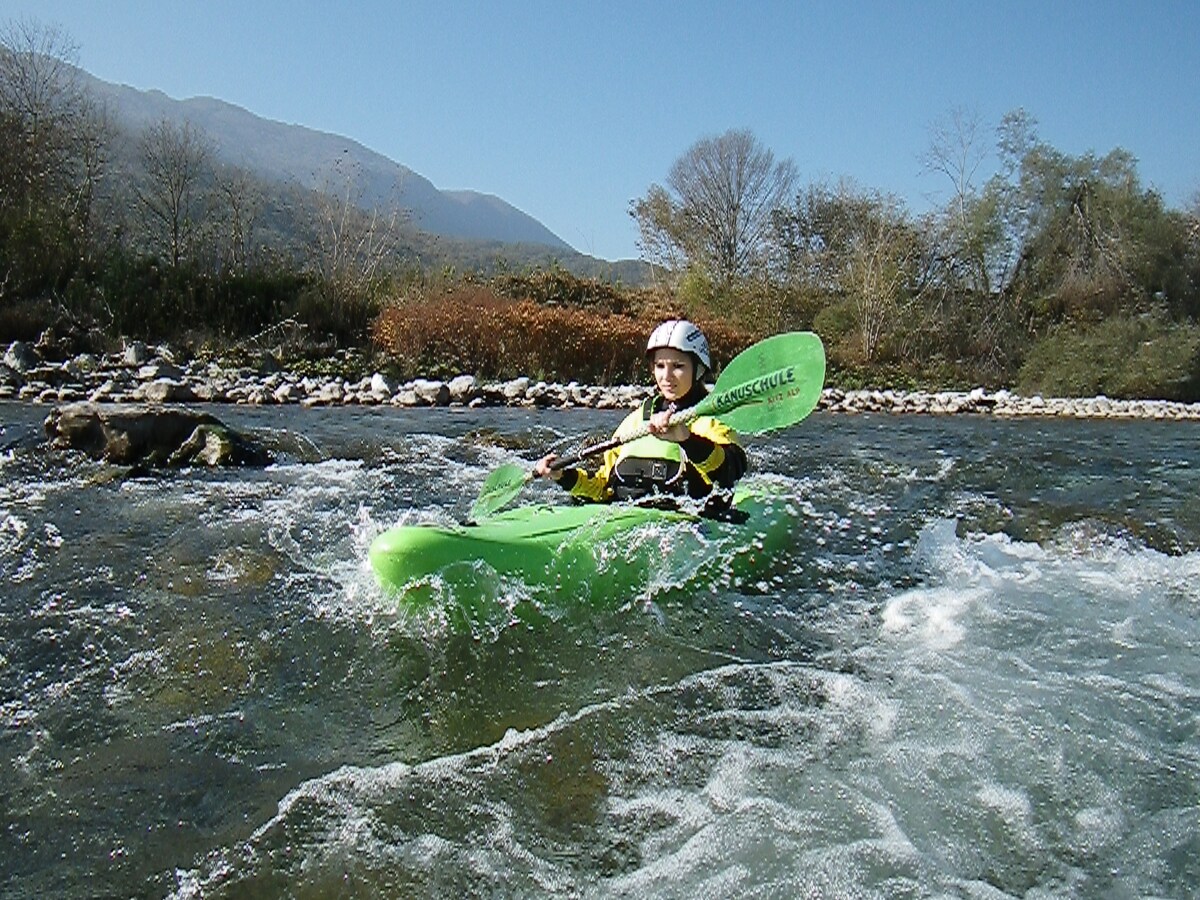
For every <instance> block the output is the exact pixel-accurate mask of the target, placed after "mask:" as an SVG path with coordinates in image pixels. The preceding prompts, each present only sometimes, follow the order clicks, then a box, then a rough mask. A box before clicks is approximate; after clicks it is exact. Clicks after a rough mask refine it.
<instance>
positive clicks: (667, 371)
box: [652, 347, 696, 401]
mask: <svg viewBox="0 0 1200 900" xmlns="http://www.w3.org/2000/svg"><path fill="white" fill-rule="evenodd" d="M652 360H653V365H654V383H655V384H656V385H658V390H659V393H661V394H662V395H663V396H664V397H666V398H667V400H670V401H674V400H678V399H680V398H681V397H684V396H686V395H687V392H688V391H690V390H691V389H692V381H693V380H694V379H695V377H696V366H695V363H694V362H692V358H691V357H690V356H688V355H687V354H686V353H684V352H683V351H682V350H676V349H674V348H672V347H660V348H659V349H657V350H655V351H654V356H653V357H652Z"/></svg>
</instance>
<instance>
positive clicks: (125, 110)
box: [85, 74, 576, 253]
mask: <svg viewBox="0 0 1200 900" xmlns="http://www.w3.org/2000/svg"><path fill="white" fill-rule="evenodd" d="M85 77H86V78H87V81H88V84H89V87H90V88H91V90H92V91H93V92H94V93H95V95H96V96H97V97H98V98H99V99H100V100H101V101H102V102H103V103H105V104H106V105H107V106H108V108H109V110H110V112H111V113H112V114H113V117H114V119H115V120H116V121H117V123H118V124H120V125H122V126H124V127H126V128H130V129H132V130H140V129H142V128H144V127H145V126H147V125H150V124H152V123H154V122H157V121H160V120H162V119H167V120H169V121H173V122H183V121H188V122H190V123H191V124H192V126H193V127H195V128H198V129H200V130H202V131H203V132H205V133H206V134H207V135H208V137H209V138H210V139H211V140H212V141H213V144H214V146H215V150H216V156H217V158H218V159H219V160H220V161H222V162H227V163H231V164H233V165H236V166H240V167H242V168H244V169H246V170H248V171H250V172H252V173H254V174H255V175H258V176H259V177H261V178H264V179H266V180H273V181H280V182H290V183H292V184H296V185H299V186H301V187H305V188H310V189H313V190H321V189H322V188H323V187H325V186H326V185H327V184H328V183H329V181H330V178H331V173H332V170H333V167H334V165H335V164H337V167H338V170H339V176H340V177H345V176H346V175H347V174H349V175H351V176H352V177H353V178H354V181H355V184H356V187H357V188H359V189H360V190H361V203H362V205H363V206H365V207H368V208H370V207H374V206H396V205H399V206H400V207H401V208H403V209H405V210H407V211H408V212H409V214H410V216H411V220H412V224H413V225H414V226H415V227H417V228H419V229H421V230H422V231H426V232H429V233H430V234H434V235H444V236H446V237H453V238H463V239H468V240H480V241H489V242H499V243H505V244H509V243H512V244H517V243H524V244H542V245H545V246H547V247H550V248H553V249H554V250H558V251H564V252H567V253H574V252H576V251H575V250H574V248H572V247H571V246H570V245H569V244H567V243H566V241H564V240H562V239H561V238H559V237H558V236H557V235H555V234H554V233H553V232H552V231H550V229H548V228H546V226H544V225H542V223H540V222H538V221H537V220H536V219H534V218H533V217H532V216H530V215H527V214H526V213H523V212H521V211H520V210H519V209H517V208H516V207H514V206H511V205H510V204H508V203H505V202H504V201H503V200H501V199H500V198H499V197H494V196H492V195H490V194H481V193H477V192H475V191H440V190H438V189H437V188H436V187H434V186H433V184H432V183H430V181H429V180H428V179H426V178H424V177H422V176H421V175H418V174H417V173H416V172H414V171H413V170H412V169H409V168H408V167H406V166H403V165H400V164H399V163H397V162H394V161H392V160H390V159H388V158H387V157H385V156H383V155H381V154H379V153H376V152H374V151H372V150H368V149H367V148H366V147H364V146H362V144H359V143H357V142H356V141H352V140H350V139H349V138H345V137H341V136H339V135H334V134H328V133H325V132H321V131H315V130H313V129H311V128H305V127H303V126H300V125H287V124H284V123H282V122H275V121H272V120H270V119H264V118H262V117H260V116H256V115H254V114H253V113H251V112H248V111H247V110H245V109H243V108H241V107H240V106H234V105H233V104H231V103H226V102H224V101H222V100H216V99H213V98H210V97H197V98H193V99H190V100H174V99H172V98H170V97H168V96H167V95H166V94H164V93H162V92H161V91H139V90H136V89H135V88H131V87H127V86H124V85H116V84H111V83H109V82H106V81H102V80H100V79H98V78H95V77H93V76H90V75H86V74H85Z"/></svg>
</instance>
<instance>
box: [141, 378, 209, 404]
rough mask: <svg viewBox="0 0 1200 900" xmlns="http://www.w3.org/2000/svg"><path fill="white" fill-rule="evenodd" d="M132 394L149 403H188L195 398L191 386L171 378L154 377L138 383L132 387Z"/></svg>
mask: <svg viewBox="0 0 1200 900" xmlns="http://www.w3.org/2000/svg"><path fill="white" fill-rule="evenodd" d="M132 396H133V399H134V400H136V401H139V402H141V401H146V402H149V403H190V402H192V401H193V400H195V399H196V394H195V392H194V391H193V390H192V389H191V387H189V386H188V385H186V384H184V383H183V382H182V381H175V380H174V379H171V378H156V379H155V380H154V381H149V382H146V383H145V384H139V385H138V386H137V387H136V388H134V389H133V395H132Z"/></svg>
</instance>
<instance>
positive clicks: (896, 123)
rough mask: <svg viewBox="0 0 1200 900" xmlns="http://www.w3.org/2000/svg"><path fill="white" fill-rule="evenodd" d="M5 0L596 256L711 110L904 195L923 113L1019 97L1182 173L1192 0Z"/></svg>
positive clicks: (620, 246) (192, 90)
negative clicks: (500, 202) (509, 211)
mask: <svg viewBox="0 0 1200 900" xmlns="http://www.w3.org/2000/svg"><path fill="white" fill-rule="evenodd" d="M20 18H24V19H33V20H36V21H38V22H40V23H43V24H54V25H58V26H60V27H61V28H62V29H63V31H64V32H65V33H66V34H67V35H68V36H69V37H70V38H71V39H72V40H73V41H74V42H75V43H76V44H77V45H78V48H79V58H80V62H81V64H82V65H83V67H84V68H85V69H87V70H88V71H90V72H91V73H93V74H94V75H97V76H98V77H100V78H103V79H105V80H108V81H114V82H119V83H124V84H129V85H132V86H134V87H137V88H143V89H148V88H157V89H159V90H162V91H164V92H166V93H167V94H169V95H170V96H172V97H176V98H180V99H183V98H187V97H193V96H212V97H217V98H220V99H222V100H226V101H229V102H231V103H235V104H238V105H239V106H244V107H246V108H247V109H249V110H250V111H251V112H254V113H256V114H258V115H261V116H266V117H268V118H271V119H277V120H280V121H284V122H291V123H296V124H300V125H305V126H308V127H310V128H315V129H318V130H322V131H329V132H334V133H337V134H342V135H345V136H347V137H350V138H353V139H354V140H357V141H359V142H360V143H362V144H364V145H366V146H367V147H369V148H371V149H372V150H375V151H378V152H380V153H383V154H384V155H386V156H388V157H390V158H392V159H394V160H396V161H397V162H400V163H403V164H404V165H406V166H408V167H409V168H411V169H413V170H415V171H416V172H418V173H420V174H421V175H423V176H425V177H426V178H428V179H430V180H431V181H432V182H433V183H434V184H435V185H436V186H437V187H439V188H444V189H462V188H469V189H472V190H477V191H482V192H484V193H490V194H496V195H497V196H499V197H501V198H503V199H504V200H506V201H507V202H509V203H511V204H513V205H514V206H516V207H518V208H519V209H522V210H524V211H525V212H527V213H529V214H530V215H532V216H534V217H535V218H537V219H538V220H540V221H541V222H542V223H543V224H545V225H546V226H547V227H548V228H550V229H551V230H552V231H554V232H555V233H556V234H558V235H559V236H560V237H561V238H563V240H565V241H567V242H568V243H569V244H571V245H572V246H574V247H575V248H576V249H578V250H581V251H583V252H585V253H590V254H593V255H596V256H599V257H602V258H606V259H616V258H626V257H632V256H636V255H637V250H636V240H637V232H636V228H635V226H634V223H633V221H632V220H631V219H630V218H629V215H628V211H627V210H628V206H629V201H630V200H632V199H634V198H636V197H639V196H642V195H643V194H645V192H646V190H647V189H648V188H649V186H650V185H651V184H653V183H655V182H659V183H662V182H663V181H664V180H665V179H666V175H667V171H668V170H669V168H670V166H671V163H672V162H673V161H674V160H675V159H676V158H678V157H679V156H680V155H681V154H682V153H683V152H684V151H685V150H686V149H687V148H688V147H689V146H690V145H691V144H692V143H693V142H694V141H696V140H697V139H698V138H701V137H704V136H709V135H715V134H719V133H721V132H723V131H726V130H728V129H730V128H748V129H750V130H751V131H752V132H753V133H754V134H755V135H756V136H757V138H758V139H759V141H760V142H761V143H762V144H763V145H764V146H766V147H767V148H769V149H770V150H771V151H772V152H773V153H774V154H775V155H776V157H779V158H785V157H790V158H792V159H793V160H794V161H795V162H796V165H797V167H798V169H799V172H800V174H801V180H802V182H805V183H807V182H810V181H825V180H830V181H835V180H837V179H839V178H842V177H849V178H853V179H854V180H855V181H856V182H857V183H858V184H859V185H861V186H863V187H866V188H871V189H877V190H881V191H886V192H889V193H894V194H896V195H897V196H899V197H900V198H901V199H902V200H904V201H905V202H906V203H907V204H908V206H909V208H910V209H911V210H913V211H914V212H921V211H924V210H925V209H927V208H928V207H929V206H930V204H931V203H933V202H936V201H937V200H938V198H939V197H942V198H944V197H945V193H946V188H947V184H946V183H944V182H943V180H941V179H939V177H938V176H935V175H932V174H929V173H927V172H925V173H923V172H922V165H921V156H922V154H923V153H924V152H925V151H926V150H927V149H928V147H929V145H930V135H931V126H932V125H933V124H934V123H935V122H938V121H945V120H946V119H947V118H948V117H949V115H950V113H951V111H952V110H953V109H955V108H962V109H966V110H969V111H971V112H972V113H973V114H975V115H976V116H977V117H978V118H979V120H980V122H981V123H982V124H984V125H986V126H987V127H988V128H989V129H990V128H992V127H994V126H995V124H997V123H998V122H999V120H1000V117H1001V116H1002V115H1003V114H1004V113H1005V112H1008V111H1010V110H1013V109H1015V108H1018V107H1023V108H1024V109H1026V110H1027V111H1028V112H1029V113H1030V114H1032V115H1033V116H1034V117H1035V118H1036V120H1037V122H1038V125H1039V128H1038V133H1039V135H1040V136H1041V137H1042V139H1043V140H1045V141H1047V142H1049V143H1050V144H1051V145H1053V146H1054V147H1056V148H1058V149H1059V150H1062V151H1064V152H1067V153H1071V154H1081V153H1085V152H1087V151H1095V152H1097V153H1101V154H1103V153H1107V152H1108V151H1109V150H1112V149H1114V148H1116V147H1122V148H1124V149H1126V150H1128V151H1129V152H1131V153H1132V154H1133V155H1134V156H1135V157H1136V158H1137V159H1138V161H1139V172H1140V174H1141V176H1142V180H1143V183H1144V184H1146V185H1147V186H1152V187H1154V188H1156V189H1158V190H1159V191H1160V192H1161V193H1162V194H1163V196H1164V198H1165V199H1166V201H1167V203H1168V204H1169V205H1171V206H1175V207H1182V206H1184V205H1186V204H1188V203H1189V202H1190V201H1191V199H1192V198H1193V197H1194V196H1195V195H1196V194H1197V193H1198V192H1200V2H1196V0H1142V2H1115V0H1090V2H1083V0H1079V2H1070V0H1037V2H1035V0H1028V2H1026V0H990V2H949V0H942V2H920V0H911V2H899V0H897V2H890V3H889V2H860V3H851V2H845V3H842V2H792V3H788V2H765V0H761V2H754V0H741V2H736V3H735V2H728V3H717V2H673V3H667V2H655V0H642V2H624V0H607V2H594V3H582V2H566V0H563V2H541V0H537V2H520V3H516V2H513V3H499V2H494V3H488V2H453V0H441V2H428V3H426V2H383V0H361V2H354V0H342V2H332V0H328V2H305V0H289V2H277V0H233V2H228V0H204V2H199V0H197V2H184V0H141V2H139V0H0V22H4V21H9V20H12V19H20ZM985 137H986V138H987V140H988V144H989V146H990V144H991V136H990V133H989V134H987V135H985Z"/></svg>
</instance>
